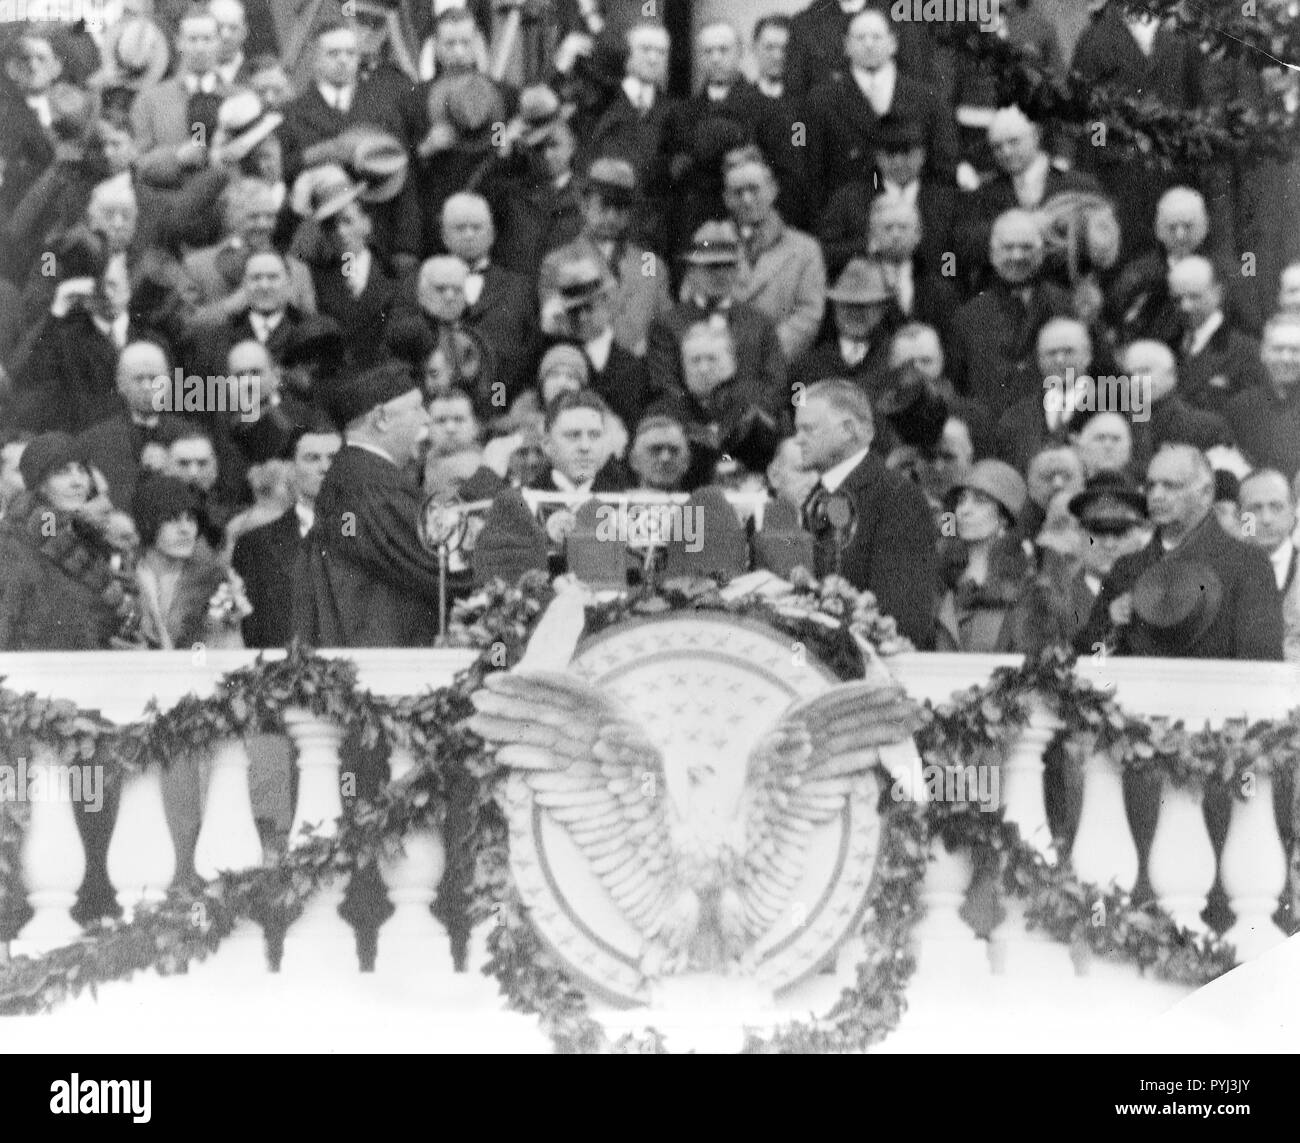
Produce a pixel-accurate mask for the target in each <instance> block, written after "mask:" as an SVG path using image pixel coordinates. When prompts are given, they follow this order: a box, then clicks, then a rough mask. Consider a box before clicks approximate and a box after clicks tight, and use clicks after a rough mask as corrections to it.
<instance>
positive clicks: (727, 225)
mask: <svg viewBox="0 0 1300 1143" xmlns="http://www.w3.org/2000/svg"><path fill="white" fill-rule="evenodd" d="M682 261H683V262H685V263H686V264H687V265H689V266H735V265H738V264H739V262H740V235H739V234H737V233H736V227H735V224H734V223H731V222H706V223H705V224H704V225H703V226H701V227H700V228H699V229H698V230H697V231H696V232H695V233H694V235H692V236H691V248H690V249H689V250H688V251H687V252H686V254H685V255H684V256H683V258H682Z"/></svg>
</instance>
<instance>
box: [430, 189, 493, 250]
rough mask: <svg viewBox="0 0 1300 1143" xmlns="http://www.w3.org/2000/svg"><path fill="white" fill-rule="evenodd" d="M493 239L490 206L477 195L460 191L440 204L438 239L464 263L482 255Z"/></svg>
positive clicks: (489, 247)
mask: <svg viewBox="0 0 1300 1143" xmlns="http://www.w3.org/2000/svg"><path fill="white" fill-rule="evenodd" d="M495 241H496V230H495V229H494V227H493V225H492V209H491V207H489V206H488V201H487V199H485V198H484V197H483V196H482V195H480V194H471V193H469V192H466V191H460V192H458V193H457V194H454V195H452V196H451V197H449V198H448V199H447V201H446V202H445V203H443V205H442V242H443V245H444V246H446V247H447V250H448V252H449V253H451V254H455V255H456V257H458V258H461V259H463V260H464V261H465V263H466V264H467V265H470V266H472V265H474V263H475V262H477V261H478V260H479V259H480V258H486V257H487V256H488V254H489V252H490V251H491V249H492V243H493V242H495Z"/></svg>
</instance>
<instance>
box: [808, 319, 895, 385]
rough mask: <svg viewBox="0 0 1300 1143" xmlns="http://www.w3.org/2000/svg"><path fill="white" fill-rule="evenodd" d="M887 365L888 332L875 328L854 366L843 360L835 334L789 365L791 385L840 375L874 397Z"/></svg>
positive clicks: (886, 370) (883, 377) (884, 375)
mask: <svg viewBox="0 0 1300 1143" xmlns="http://www.w3.org/2000/svg"><path fill="white" fill-rule="evenodd" d="M888 367H889V331H888V329H886V328H878V329H877V330H876V331H875V333H874V335H873V336H872V337H871V338H869V339H868V341H867V355H866V357H864V358H863V359H862V360H861V361H860V362H858V364H857V365H849V364H848V363H847V362H846V361H845V360H844V356H843V354H842V353H841V352H840V341H839V338H838V336H836V337H833V338H832V339H831V340H830V341H823V342H821V343H820V344H819V345H814V346H813V347H812V349H810V350H808V352H807V353H805V354H803V355H802V356H801V357H798V358H796V359H795V361H794V363H793V364H792V365H791V366H790V384H791V385H792V386H793V385H795V384H801V385H805V386H807V385H812V384H814V383H816V382H818V381H825V380H826V379H827V378H828V377H843V378H844V379H845V380H847V381H855V382H857V383H858V384H859V385H861V386H862V387H863V388H864V389H865V390H866V391H867V394H868V396H870V397H872V398H873V399H874V398H877V397H879V396H880V394H881V391H882V389H883V386H884V383H885V379H886V374H887V372H888Z"/></svg>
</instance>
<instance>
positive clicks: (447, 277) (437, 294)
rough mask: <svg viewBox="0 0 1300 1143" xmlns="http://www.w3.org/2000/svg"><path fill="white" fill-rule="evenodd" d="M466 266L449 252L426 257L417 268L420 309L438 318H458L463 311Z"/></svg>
mask: <svg viewBox="0 0 1300 1143" xmlns="http://www.w3.org/2000/svg"><path fill="white" fill-rule="evenodd" d="M468 276H469V267H468V266H466V265H465V263H464V262H463V261H462V260H461V259H459V258H457V257H455V256H454V255H451V254H441V255H437V256H435V257H433V258H427V259H425V261H424V264H423V265H422V266H421V267H420V276H419V279H418V281H417V283H416V292H417V293H418V295H419V299H420V308H421V309H423V310H424V312H425V313H427V314H429V315H430V316H431V317H434V318H437V319H438V320H439V321H444V322H454V321H459V320H460V317H461V315H462V314H463V313H464V312H465V305H466V301H465V279H466V278H467V277H468Z"/></svg>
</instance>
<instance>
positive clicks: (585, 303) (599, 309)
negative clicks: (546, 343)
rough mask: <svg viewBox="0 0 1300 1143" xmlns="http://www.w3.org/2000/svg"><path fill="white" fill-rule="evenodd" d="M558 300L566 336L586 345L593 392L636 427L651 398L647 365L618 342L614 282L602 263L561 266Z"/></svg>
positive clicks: (588, 259)
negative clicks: (616, 337) (615, 327)
mask: <svg viewBox="0 0 1300 1143" xmlns="http://www.w3.org/2000/svg"><path fill="white" fill-rule="evenodd" d="M555 299H556V303H555V304H556V306H557V307H558V309H559V311H560V315H559V316H560V322H561V328H560V330H559V331H558V332H559V333H560V334H561V335H562V336H568V337H571V338H573V340H575V341H577V342H579V343H580V344H581V345H582V349H583V352H584V353H585V354H586V357H587V362H588V364H589V365H590V367H591V388H592V389H594V390H595V391H596V393H598V394H599V395H600V397H601V398H603V399H604V401H605V402H606V404H608V405H609V407H610V410H611V411H612V412H613V413H614V414H615V416H617V417H618V418H619V419H620V420H621V421H622V422H623V424H624V425H625V426H630V425H635V424H636V423H637V421H639V420H640V419H641V414H642V412H644V411H645V407H646V405H647V404H649V402H650V400H651V397H652V396H653V393H652V391H651V387H650V377H649V374H648V373H647V371H646V367H645V363H644V362H643V361H642V360H641V359H640V358H638V357H635V356H634V355H633V354H631V353H629V352H628V351H627V350H626V349H624V348H623V347H622V346H621V345H619V344H618V342H617V340H616V339H615V336H614V298H613V282H612V278H611V275H610V273H609V271H608V269H607V268H606V267H605V264H604V262H603V261H602V260H601V259H599V258H597V257H596V256H594V255H591V254H588V255H583V256H580V257H578V258H575V259H574V260H573V261H572V262H563V263H561V264H560V265H559V266H558V267H557V269H556V273H555Z"/></svg>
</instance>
